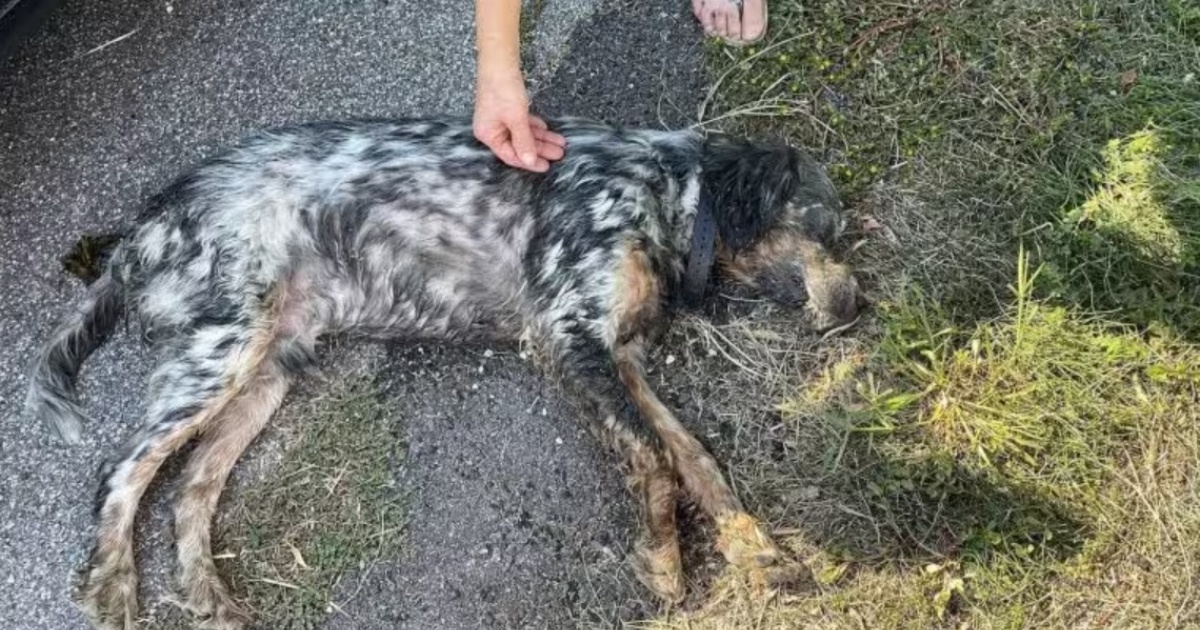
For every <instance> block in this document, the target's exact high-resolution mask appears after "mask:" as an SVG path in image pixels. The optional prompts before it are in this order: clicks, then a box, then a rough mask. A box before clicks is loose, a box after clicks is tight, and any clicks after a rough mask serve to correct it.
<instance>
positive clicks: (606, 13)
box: [0, 0, 702, 630]
mask: <svg viewBox="0 0 1200 630" xmlns="http://www.w3.org/2000/svg"><path fill="white" fill-rule="evenodd" d="M538 4H544V5H545V7H544V9H543V10H542V11H541V12H540V14H539V15H538V16H537V20H536V23H535V24H534V27H533V31H532V40H531V48H532V50H533V55H532V59H531V63H532V64H533V66H534V68H533V69H532V70H533V72H532V73H531V79H532V80H533V81H534V83H535V85H536V90H537V92H536V96H535V105H536V107H537V108H538V109H539V110H540V111H542V112H547V113H560V114H577V115H589V116H600V117H603V118H607V119H609V120H612V121H614V122H622V123H631V124H640V125H650V126H664V125H667V126H679V125H683V124H688V123H691V122H693V119H694V117H695V111H696V104H697V101H698V98H699V96H700V95H701V94H702V90H701V87H702V74H701V72H700V47H699V39H700V36H699V32H698V29H697V28H696V27H695V25H694V24H693V21H692V20H691V19H690V16H689V15H688V13H687V3H685V2H682V1H671V2H658V1H652V2H637V3H634V2H631V1H629V0H616V1H615V2H607V0H546V1H545V2H544V3H540V2H539V3H538ZM471 16H472V11H471V8H470V4H469V0H422V1H420V2H416V1H413V0H274V1H272V2H248V1H246V0H194V1H192V0H150V1H147V2H123V1H119V0H86V1H85V0H67V1H65V2H64V3H63V6H62V7H61V9H60V10H59V11H57V12H56V13H55V14H54V15H53V16H52V18H51V19H50V20H49V21H48V22H47V23H46V24H44V25H43V28H41V29H40V30H39V31H38V32H37V33H36V34H35V35H34V36H33V37H32V38H30V39H29V40H27V41H26V42H24V43H23V44H22V45H20V46H19V47H18V48H17V49H16V51H15V53H14V54H13V56H11V57H10V58H8V59H6V60H2V61H0V329H2V330H3V331H4V333H3V337H4V340H5V341H4V343H2V344H0V628H21V629H27V630H74V629H77V628H84V627H85V625H84V622H83V620H82V618H81V617H80V615H79V614H78V612H76V611H75V609H74V608H73V606H72V605H71V604H70V602H69V600H68V596H67V595H68V580H69V576H70V574H71V571H72V569H73V567H74V566H75V565H76V564H77V563H78V562H79V561H80V560H81V559H82V556H83V554H84V553H85V551H86V550H87V548H88V546H89V536H90V531H91V522H92V519H91V499H92V495H93V490H94V486H95V483H96V470H97V468H98V466H99V464H100V463H101V460H102V458H103V457H104V456H105V455H107V454H111V453H112V452H113V451H114V450H115V449H116V448H117V446H118V445H119V444H120V441H121V440H122V439H123V438H124V437H125V436H127V435H128V434H129V433H130V432H131V431H132V429H133V427H134V426H136V423H137V422H138V416H139V413H138V410H139V409H140V408H141V400H140V395H141V393H142V391H143V388H144V382H145V377H146V375H147V373H148V371H149V366H148V365H147V361H148V353H147V352H146V351H145V349H143V348H142V347H141V346H140V345H138V344H137V343H135V339H134V336H133V335H131V334H130V333H129V332H125V331H122V332H120V333H119V334H117V335H116V336H115V337H114V339H113V340H112V341H111V342H110V343H109V344H108V345H107V346H106V347H105V348H104V349H102V350H101V351H100V352H99V353H98V354H97V355H96V356H95V357H94V358H93V359H92V361H91V362H90V363H89V364H88V366H87V368H85V375H84V378H83V381H82V391H83V393H84V401H85V403H86V407H87V409H88V411H89V412H90V414H91V415H92V422H91V423H90V425H89V426H88V427H87V432H86V437H85V442H84V443H83V445H82V446H77V447H71V448H64V447H62V446H59V445H58V444H56V443H55V441H54V440H53V439H52V437H51V436H50V434H49V432H48V431H47V430H46V428H45V427H43V426H41V425H40V424H37V423H32V422H29V421H27V420H25V419H24V418H22V417H21V415H20V403H21V401H22V398H23V390H24V387H25V375H24V372H25V369H26V366H27V365H28V362H29V361H30V359H31V357H32V353H33V352H34V349H35V347H36V346H37V345H38V344H39V343H40V342H41V341H42V340H43V339H44V338H45V336H46V334H47V333H48V332H49V331H50V330H51V327H52V326H53V324H54V322H55V320H56V319H57V318H58V316H59V315H61V314H63V313H64V312H65V309H66V308H67V305H68V304H69V303H71V302H73V301H74V300H76V299H77V298H78V297H79V296H80V294H81V285H80V282H79V281H78V280H76V279H74V278H72V277H71V276H69V275H68V274H66V273H64V272H63V271H62V269H61V266H60V264H59V258H60V257H61V256H62V255H63V254H64V253H65V252H66V251H68V250H69V249H70V247H71V246H72V244H73V243H74V242H75V240H76V239H77V238H78V237H79V236H80V235H82V234H85V233H103V232H108V231H111V230H112V229H113V228H115V227H117V226H119V225H120V223H121V222H122V220H124V219H127V218H129V217H131V216H132V215H133V214H135V213H136V212H137V209H138V203H139V201H140V200H142V199H144V198H145V197H146V196H147V195H148V194H150V193H152V192H154V191H155V190H156V189H158V188H160V187H161V186H163V185H164V184H166V183H167V182H168V181H169V180H170V179H171V178H172V177H173V176H174V175H176V174H178V173H179V172H180V171H181V170H182V169H184V168H186V167H187V166H188V165H189V164H192V163H194V162H195V161H197V160H198V159H200V158H202V157H204V156H206V155H210V154H211V153H212V152H214V151H215V150H216V149H218V148H219V147H221V146H222V145H225V144H228V143H230V142H233V141H235V140H236V139H237V138H239V137H240V136H242V135H244V134H245V133H247V132H249V131H251V130H253V129H256V128H259V127H263V126H269V125H276V124H281V123H289V122H297V121H304V120H311V119H327V118H344V117H357V116H403V115H424V114H437V113H455V114H468V113H469V112H470V108H471V87H472V83H473V72H474V63H473V53H472V51H473V47H472V28H473V26H472V22H471ZM338 352H340V353H341V354H342V355H343V356H340V357H334V359H333V360H336V361H341V363H342V364H344V365H346V366H351V367H348V368H347V369H359V370H365V369H367V367H366V366H368V365H384V366H387V367H386V368H385V369H386V370H387V372H388V373H387V374H386V378H387V379H390V380H391V382H392V383H394V386H393V387H391V389H390V390H389V391H390V395H391V396H392V397H394V401H393V402H394V403H395V407H396V409H397V414H398V416H399V417H397V418H396V422H397V426H400V427H402V430H403V433H404V435H405V437H406V439H407V441H408V443H409V445H410V449H411V451H410V453H411V458H410V462H409V464H410V465H409V466H407V467H405V473H404V478H403V479H399V480H398V481H399V482H400V483H401V484H402V485H403V486H404V487H405V488H408V489H409V490H411V492H412V493H413V498H412V504H411V515H410V518H411V524H410V531H409V538H408V541H407V543H406V549H407V551H406V553H405V554H404V555H403V557H402V558H399V559H397V560H395V561H394V562H390V563H385V564H384V565H382V566H378V567H375V568H374V569H372V570H371V571H370V573H369V575H366V576H364V577H362V579H359V580H356V581H355V584H356V586H355V588H356V591H355V593H353V596H352V597H351V596H350V595H347V596H346V597H345V598H344V599H345V601H346V603H345V605H344V608H343V611H342V612H341V613H339V614H334V615H331V616H330V618H329V619H328V620H327V626H328V627H330V628H339V629H340V628H367V629H370V628H412V629H420V630H441V629H445V630H457V629H467V628H554V629H559V628H572V627H581V626H583V625H585V624H593V625H599V626H613V625H616V624H618V623H619V622H620V621H621V620H622V619H630V618H634V617H637V616H638V615H640V614H643V613H645V612H647V609H646V606H647V604H646V602H644V601H643V598H644V597H645V593H644V592H643V591H642V590H640V589H639V588H638V587H637V586H636V585H635V584H634V583H633V581H632V579H631V576H630V572H629V569H628V567H627V565H626V563H625V562H624V560H623V557H624V554H625V553H626V551H627V550H628V548H629V546H630V543H631V538H632V533H631V527H632V522H633V513H632V510H631V508H630V503H629V499H628V497H627V495H626V494H625V490H624V488H623V485H622V480H621V478H620V476H619V474H618V473H617V472H616V470H615V468H614V466H613V460H612V459H611V458H610V457H609V456H608V455H606V454H604V453H602V452H601V451H600V450H599V449H598V448H597V447H596V446H595V445H594V444H593V443H592V441H591V440H590V438H589V436H587V435H586V434H585V433H584V432H583V431H582V430H581V428H580V424H579V423H578V422H577V421H576V418H575V416H574V414H573V413H572V411H571V408H570V406H569V405H566V404H564V403H563V402H562V400H561V399H560V398H559V397H558V396H557V394H556V393H554V391H553V390H552V389H550V388H548V387H546V386H543V385H542V384H541V382H540V381H539V379H538V378H537V376H536V372H535V371H534V370H533V368H532V367H530V366H528V365H527V364H526V363H524V362H523V361H521V360H520V359H519V358H517V357H516V355H515V353H514V352H512V351H511V350H504V349H498V350H497V351H496V352H495V353H491V354H489V355H488V356H485V355H484V350H483V349H466V350H462V349H438V348H422V349H420V350H419V351H418V350H416V349H414V348H393V349H386V350H385V349H380V348H363V349H354V348H349V349H342V350H339V351H338ZM368 355H372V356H375V355H378V356H377V357H376V358H377V359H378V358H379V356H382V357H383V358H382V359H380V360H378V361H375V360H372V361H367V360H365V359H364V358H363V357H365V356H368ZM352 366H359V367H357V368H353V367H352ZM418 367H419V368H420V369H417V368H418ZM269 440H270V438H269V436H268V438H267V439H266V441H267V442H268V443H269ZM269 450H270V448H269V444H268V445H267V446H264V445H262V444H260V445H258V446H257V447H256V449H255V452H256V455H255V457H259V458H261V457H263V456H264V455H263V451H269ZM166 494H167V492H166V490H164V489H162V488H159V489H157V490H156V491H154V492H153V493H152V499H153V500H152V501H151V508H150V509H149V510H147V511H146V512H148V516H149V517H150V518H149V521H148V524H147V525H146V526H144V527H143V528H142V530H143V531H142V532H141V534H140V536H141V538H140V544H141V545H142V546H143V547H145V548H147V552H146V553H145V554H144V556H145V557H144V558H143V565H144V573H143V575H144V576H146V579H145V582H146V583H145V584H144V589H145V590H146V591H147V595H145V596H144V600H143V601H144V604H145V605H147V606H152V605H154V602H155V601H157V599H156V598H158V597H160V596H161V585H162V584H163V583H164V582H165V580H166V579H167V575H168V573H167V568H168V566H169V563H168V560H169V552H168V551H166V550H165V548H166V547H167V546H168V545H169V541H170V536H169V521H168V520H167V519H166V518H165V512H166V510H165V508H166V502H165V495H166Z"/></svg>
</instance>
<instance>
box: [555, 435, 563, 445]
mask: <svg viewBox="0 0 1200 630" xmlns="http://www.w3.org/2000/svg"><path fill="white" fill-rule="evenodd" d="M554 443H555V444H557V445H559V446H562V443H563V441H562V438H560V437H556V438H554Z"/></svg>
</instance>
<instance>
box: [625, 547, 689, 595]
mask: <svg viewBox="0 0 1200 630" xmlns="http://www.w3.org/2000/svg"><path fill="white" fill-rule="evenodd" d="M633 571H634V574H635V575H636V576H637V579H638V581H639V582H641V583H642V584H644V585H645V586H646V588H648V589H650V591H651V592H653V593H654V594H655V596H657V597H658V598H659V599H662V600H664V601H666V602H667V603H670V604H678V603H679V602H681V601H683V596H684V595H685V591H686V589H685V587H684V581H683V561H682V559H681V558H680V556H679V541H677V540H672V541H670V542H667V543H664V544H662V545H660V546H658V547H656V548H651V547H648V546H644V545H638V548H637V550H636V552H635V553H634V555H633Z"/></svg>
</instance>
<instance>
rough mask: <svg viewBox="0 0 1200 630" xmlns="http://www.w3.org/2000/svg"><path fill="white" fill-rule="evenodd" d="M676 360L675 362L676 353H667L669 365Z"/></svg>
mask: <svg viewBox="0 0 1200 630" xmlns="http://www.w3.org/2000/svg"><path fill="white" fill-rule="evenodd" d="M674 362H675V355H673V354H668V355H667V361H666V363H667V365H671V364H672V363H674Z"/></svg>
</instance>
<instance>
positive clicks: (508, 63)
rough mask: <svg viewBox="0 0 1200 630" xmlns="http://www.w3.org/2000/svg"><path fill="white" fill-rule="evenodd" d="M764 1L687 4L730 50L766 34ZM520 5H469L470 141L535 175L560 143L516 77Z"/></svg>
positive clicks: (560, 149) (494, 0) (485, 0)
mask: <svg viewBox="0 0 1200 630" xmlns="http://www.w3.org/2000/svg"><path fill="white" fill-rule="evenodd" d="M766 2H767V0H742V3H741V5H740V6H739V5H738V4H735V2H734V1H733V0H692V13H693V14H694V15H695V16H696V19H697V20H699V21H700V25H701V26H702V27H703V28H704V32H705V34H707V35H709V36H710V37H720V38H722V39H724V40H725V41H727V42H729V43H730V44H733V45H740V44H747V43H753V42H755V41H757V40H758V39H760V38H761V37H762V36H763V34H764V33H765V31H766V25H767V5H766ZM520 30H521V0H475V43H476V47H477V49H478V64H477V75H476V76H477V79H476V85H475V118H474V131H475V137H476V138H477V139H478V140H479V141H480V142H482V143H483V144H485V145H487V147H488V148H489V149H491V150H492V152H493V153H495V154H496V157H498V158H500V160H501V161H502V162H504V163H505V164H508V165H509V166H512V167H515V168H523V169H526V170H529V171H534V172H537V173H544V172H546V171H547V170H549V169H550V163H551V162H553V161H555V160H558V159H561V158H562V156H563V153H564V152H565V150H566V140H565V139H564V138H563V137H562V136H560V135H559V134H557V133H554V132H553V131H550V129H548V128H547V126H546V122H545V121H543V120H542V119H541V118H538V117H537V116H534V115H533V114H531V113H530V112H529V95H528V94H527V93H526V91H525V78H524V75H522V73H521V45H520Z"/></svg>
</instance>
